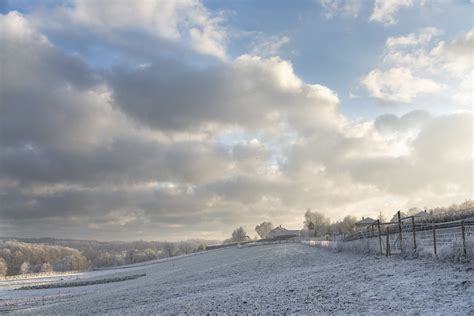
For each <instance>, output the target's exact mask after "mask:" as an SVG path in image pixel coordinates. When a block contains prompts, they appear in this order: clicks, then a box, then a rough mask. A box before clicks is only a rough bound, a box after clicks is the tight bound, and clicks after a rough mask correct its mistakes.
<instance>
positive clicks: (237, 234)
mask: <svg viewBox="0 0 474 316" xmlns="http://www.w3.org/2000/svg"><path fill="white" fill-rule="evenodd" d="M245 240H247V233H246V232H245V230H244V229H243V228H242V227H239V228H237V229H236V230H234V231H233V232H232V241H234V242H236V241H245Z"/></svg>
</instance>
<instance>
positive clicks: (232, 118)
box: [109, 55, 341, 130]
mask: <svg viewBox="0 0 474 316" xmlns="http://www.w3.org/2000/svg"><path fill="white" fill-rule="evenodd" d="M109 77H110V84H111V88H112V89H113V98H114V101H115V102H116V104H117V105H118V106H120V108H121V109H122V110H123V111H125V112H126V113H128V114H129V115H130V116H131V117H133V118H135V119H137V120H139V121H140V122H143V123H145V124H147V125H149V126H150V127H152V128H156V129H162V130H181V129H189V130H198V129H199V128H200V127H202V126H203V125H206V124H220V125H238V126H242V127H248V128H251V129H254V130H258V129H264V130H265V129H275V128H276V127H277V126H279V125H282V124H283V125H291V126H292V127H293V128H295V129H299V130H303V129H308V128H312V125H313V124H314V123H315V122H321V123H322V124H324V123H325V122H327V123H329V124H332V121H333V120H341V117H340V115H339V114H338V112H337V107H338V103H339V100H338V98H337V96H336V95H335V94H334V93H333V92H332V91H331V90H329V89H327V88H326V87H323V86H320V85H316V84H306V83H303V82H302V81H301V79H300V78H299V77H298V76H297V75H296V74H295V73H294V71H293V67H292V65H291V64H290V63H289V62H288V61H285V60H282V59H280V58H278V57H272V58H262V57H258V56H250V55H242V56H240V57H239V58H237V59H235V60H234V61H232V62H230V63H224V64H221V65H219V66H213V67H210V68H208V69H206V71H202V70H201V69H196V68H195V67H192V66H186V65H183V64H177V63H175V64H172V63H169V62H163V63H155V64H154V65H152V66H150V67H145V68H136V69H116V70H115V71H114V72H113V73H111V74H110V76H109ZM185 91H186V93H183V92H185ZM256 113H258V115H256Z"/></svg>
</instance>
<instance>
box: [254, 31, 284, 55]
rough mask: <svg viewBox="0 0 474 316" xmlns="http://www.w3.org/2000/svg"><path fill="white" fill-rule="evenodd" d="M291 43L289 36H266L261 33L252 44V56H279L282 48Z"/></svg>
mask: <svg viewBox="0 0 474 316" xmlns="http://www.w3.org/2000/svg"><path fill="white" fill-rule="evenodd" d="M289 42H290V38H289V37H288V36H277V35H273V36H265V35H263V34H261V33H259V34H258V35H257V36H256V38H255V39H254V41H253V44H252V55H255V56H264V57H266V56H277V55H278V53H279V52H280V50H281V49H282V47H284V46H285V45H287V44H288V43H289Z"/></svg>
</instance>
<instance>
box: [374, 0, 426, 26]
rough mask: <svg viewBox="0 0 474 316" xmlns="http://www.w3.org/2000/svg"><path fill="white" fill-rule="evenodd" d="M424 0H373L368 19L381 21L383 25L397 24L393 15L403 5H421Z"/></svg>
mask: <svg viewBox="0 0 474 316" xmlns="http://www.w3.org/2000/svg"><path fill="white" fill-rule="evenodd" d="M424 2H425V1H424V0H375V4H374V10H373V12H372V15H371V16H370V21H376V22H380V23H383V24H384V25H385V26H388V25H394V24H397V22H398V21H397V19H396V17H395V15H396V14H397V13H398V11H399V10H400V9H401V8H403V7H412V6H413V5H416V4H419V5H423V4H424Z"/></svg>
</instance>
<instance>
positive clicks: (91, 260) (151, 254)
mask: <svg viewBox="0 0 474 316" xmlns="http://www.w3.org/2000/svg"><path fill="white" fill-rule="evenodd" d="M213 243H217V241H203V240H188V241H183V242H166V241H165V242H160V241H156V242H155V241H151V242H148V241H134V242H100V241H94V240H64V239H54V238H38V239H36V238H35V239H29V238H19V239H15V240H12V239H6V238H4V239H3V240H0V276H5V275H18V274H26V273H40V272H52V271H56V272H64V271H74V270H87V269H91V268H101V267H113V266H118V265H125V264H132V263H139V262H144V261H149V260H154V259H160V258H167V257H173V256H177V255H182V254H189V253H193V252H198V251H202V250H205V248H206V245H208V244H213Z"/></svg>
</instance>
